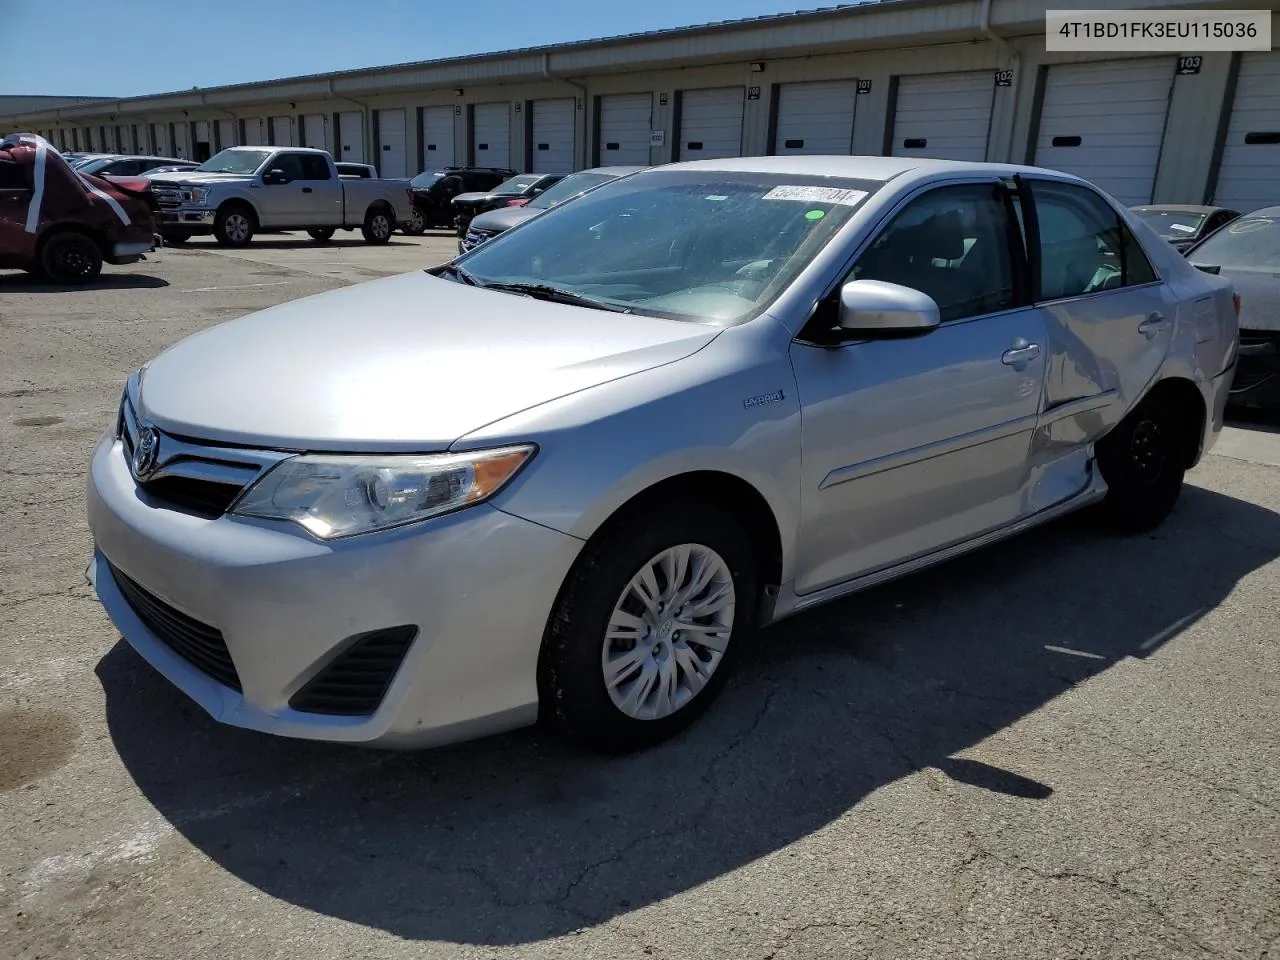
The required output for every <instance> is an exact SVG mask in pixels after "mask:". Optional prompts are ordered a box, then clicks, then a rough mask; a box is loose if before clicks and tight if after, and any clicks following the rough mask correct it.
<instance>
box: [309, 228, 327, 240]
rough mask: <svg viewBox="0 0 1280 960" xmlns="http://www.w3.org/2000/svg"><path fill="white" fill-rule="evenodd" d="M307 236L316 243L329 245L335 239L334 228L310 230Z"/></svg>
mask: <svg viewBox="0 0 1280 960" xmlns="http://www.w3.org/2000/svg"><path fill="white" fill-rule="evenodd" d="M307 236H309V237H310V238H311V239H312V240H314V241H315V242H316V243H328V242H329V241H330V240H332V239H333V227H323V228H321V229H319V230H308V231H307Z"/></svg>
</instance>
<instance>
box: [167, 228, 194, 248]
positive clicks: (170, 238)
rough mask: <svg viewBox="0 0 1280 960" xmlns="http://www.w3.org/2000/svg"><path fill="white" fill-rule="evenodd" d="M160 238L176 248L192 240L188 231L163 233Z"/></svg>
mask: <svg viewBox="0 0 1280 960" xmlns="http://www.w3.org/2000/svg"><path fill="white" fill-rule="evenodd" d="M160 236H162V237H163V238H164V242H165V243H171V244H173V245H174V246H178V245H179V244H183V243H186V242H187V241H188V240H190V239H191V234H190V232H189V231H186V230H168V231H165V232H164V233H161V234H160Z"/></svg>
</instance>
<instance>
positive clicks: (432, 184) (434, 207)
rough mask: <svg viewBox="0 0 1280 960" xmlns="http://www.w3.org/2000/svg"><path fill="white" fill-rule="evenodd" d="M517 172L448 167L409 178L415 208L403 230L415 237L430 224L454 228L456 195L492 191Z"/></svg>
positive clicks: (484, 168) (499, 169)
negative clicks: (454, 201) (453, 203)
mask: <svg viewBox="0 0 1280 960" xmlns="http://www.w3.org/2000/svg"><path fill="white" fill-rule="evenodd" d="M515 173H516V172H515V171H514V170H506V169H503V168H500V167H444V168H443V169H440V170H427V171H424V172H422V173H420V174H418V175H417V176H416V177H414V178H413V179H412V180H410V181H409V185H410V186H411V187H412V188H413V210H412V212H411V213H410V217H409V221H408V223H406V224H405V225H404V227H403V228H402V229H403V230H404V232H405V233H407V234H410V235H412V236H420V235H422V234H424V233H426V232H427V230H428V228H430V227H451V226H453V225H454V212H453V208H452V206H451V203H452V201H453V198H454V197H456V196H458V195H459V194H461V193H467V192H475V191H480V192H484V191H486V190H492V189H493V188H494V187H496V186H497V185H498V184H500V183H502V182H503V181H504V180H506V179H507V178H509V177H513V176H515Z"/></svg>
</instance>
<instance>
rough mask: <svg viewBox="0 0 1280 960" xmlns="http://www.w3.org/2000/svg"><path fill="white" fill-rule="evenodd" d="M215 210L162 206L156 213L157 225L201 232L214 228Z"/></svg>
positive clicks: (162, 228) (162, 227) (161, 227)
mask: <svg viewBox="0 0 1280 960" xmlns="http://www.w3.org/2000/svg"><path fill="white" fill-rule="evenodd" d="M215 214H216V211H214V210H207V209H205V208H204V207H161V208H160V209H159V210H157V211H156V212H155V214H154V217H155V222H156V226H157V227H158V228H159V229H161V230H164V229H165V228H168V229H173V228H175V227H177V228H180V229H182V230H191V231H193V232H199V231H200V230H202V229H203V230H211V229H213V218H214V216H215Z"/></svg>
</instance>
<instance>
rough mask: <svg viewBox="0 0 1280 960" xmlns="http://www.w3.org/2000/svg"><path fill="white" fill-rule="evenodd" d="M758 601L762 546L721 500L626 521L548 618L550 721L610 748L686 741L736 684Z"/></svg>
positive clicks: (579, 567) (545, 660) (543, 671)
mask: <svg viewBox="0 0 1280 960" xmlns="http://www.w3.org/2000/svg"><path fill="white" fill-rule="evenodd" d="M756 599H757V571H756V562H755V554H754V551H753V549H752V545H751V541H750V539H749V537H748V536H747V534H746V532H745V531H744V530H743V528H742V526H741V524H739V523H737V522H736V520H734V518H733V517H732V516H730V515H729V514H728V513H726V512H724V511H722V510H721V509H719V508H718V507H716V506H714V505H713V504H709V503H697V502H684V503H676V504H672V505H670V506H666V507H663V508H661V509H660V510H659V511H658V512H654V513H648V514H645V515H643V516H636V517H634V518H632V519H631V520H630V521H629V522H623V523H621V524H619V525H618V526H616V527H615V528H614V529H612V530H611V531H610V532H608V533H606V534H605V535H603V536H601V537H600V538H599V539H598V540H593V542H592V543H590V544H588V546H587V547H586V549H585V550H584V551H583V554H582V556H581V557H580V558H579V560H578V562H577V563H576V564H575V565H574V568H573V570H572V571H571V572H570V574H569V577H568V578H567V579H566V581H565V585H564V587H563V588H562V589H561V591H560V596H559V598H558V599H557V602H556V606H555V609H554V610H553V612H552V614H551V618H550V620H549V621H548V624H547V629H546V633H545V636H544V638H543V646H542V652H541V656H540V661H539V670H538V673H539V677H538V687H539V699H540V701H541V706H542V710H543V713H544V717H545V718H546V719H547V720H549V721H550V722H552V723H554V724H555V725H556V726H557V727H558V728H559V729H560V730H561V731H562V732H563V733H565V734H567V735H568V736H569V737H570V738H572V739H574V740H577V741H578V742H580V743H582V744H584V745H586V746H588V747H590V748H592V749H594V750H598V751H601V752H604V753H628V752H631V751H634V750H639V749H644V748H646V747H650V746H653V745H655V744H658V743H660V742H662V741H663V740H666V739H668V738H670V737H672V736H674V735H675V734H677V733H679V732H680V731H681V730H683V729H685V728H686V727H688V726H689V725H690V724H691V723H693V722H694V721H695V720H696V719H697V718H698V717H699V716H700V715H701V714H702V712H703V711H704V710H706V709H707V707H709V706H710V704H711V703H712V701H713V700H714V699H715V697H716V696H717V695H718V694H719V692H720V690H721V689H722V687H723V686H724V683H725V680H726V679H727V677H728V674H729V669H730V668H731V666H732V663H733V661H734V659H735V656H736V653H737V651H738V650H740V649H741V648H742V647H743V646H744V645H745V644H746V642H747V639H748V638H749V636H750V634H751V633H752V632H753V630H754V627H755V610H756Z"/></svg>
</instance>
